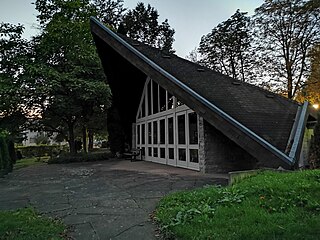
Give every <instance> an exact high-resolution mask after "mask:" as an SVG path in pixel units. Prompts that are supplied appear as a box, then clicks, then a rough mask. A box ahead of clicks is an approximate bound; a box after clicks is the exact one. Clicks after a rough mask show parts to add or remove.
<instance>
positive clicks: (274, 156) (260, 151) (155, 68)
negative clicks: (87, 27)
mask: <svg viewBox="0 0 320 240" xmlns="http://www.w3.org/2000/svg"><path fill="white" fill-rule="evenodd" d="M91 31H92V34H93V35H94V37H95V38H99V39H101V40H102V41H103V42H104V43H105V44H107V45H108V46H110V47H111V48H112V49H113V50H114V51H116V52H117V53H118V54H119V55H121V56H122V57H124V58H125V59H127V61H129V62H130V63H131V64H133V65H134V66H135V67H136V68H138V69H139V70H141V71H142V72H143V73H145V74H146V75H147V76H149V77H150V78H151V79H153V80H154V81H156V82H157V83H158V84H159V85H161V86H162V87H164V88H165V89H166V90H168V91H169V92H171V94H173V95H175V96H176V97H178V98H179V99H181V100H182V101H183V102H184V103H185V104H187V105H188V106H189V107H190V108H191V109H193V110H194V111H195V112H197V113H198V114H199V115H200V116H202V117H203V118H204V119H205V120H206V121H207V122H209V123H210V124H211V125H212V126H214V127H215V128H217V129H218V130H220V131H221V132H222V133H223V134H224V135H225V136H227V137H228V138H229V139H231V140H232V141H234V142H235V143H236V144H238V145H239V146H241V147H242V148H243V149H244V150H246V151H247V152H248V153H249V154H251V155H252V156H254V157H255V158H257V159H259V161H262V162H266V163H268V162H270V161H275V162H277V164H278V165H279V166H283V167H286V168H288V167H290V166H293V165H294V163H295V161H296V157H297V156H298V153H297V152H298V150H299V147H296V148H294V149H293V148H291V152H292V153H291V154H290V156H288V155H287V154H285V153H284V152H283V151H281V150H279V149H278V148H277V147H275V146H274V145H272V144H271V143H269V142H268V141H267V140H265V139H264V138H262V137H261V136H259V135H258V134H256V133H255V132H253V131H252V130H250V129H249V128H248V127H247V126H245V125H244V124H242V123H240V122H239V121H237V120H236V119H235V118H233V117H232V116H230V115H229V114H227V113H226V112H225V111H223V110H222V109H220V108H219V107H217V106H216V105H215V104H214V103H213V102H211V101H209V100H208V99H206V98H204V97H203V96H202V95H200V94H199V93H197V92H196V91H194V90H193V89H191V88H190V87H189V86H187V85H186V84H184V83H183V82H182V81H180V80H179V79H177V78H176V77H175V76H173V75H172V74H170V73H169V72H168V71H166V70H165V69H163V68H162V67H160V66H159V65H158V64H156V63H155V62H154V61H152V60H151V59H149V58H148V57H147V56H145V55H144V54H143V53H141V52H140V51H138V50H137V49H136V48H134V47H133V46H132V45H130V44H129V43H128V42H127V41H125V40H124V39H122V38H121V37H120V36H118V35H117V34H116V33H114V32H113V31H111V30H110V29H108V28H107V27H105V26H104V25H103V24H101V23H100V22H99V21H98V20H96V19H95V18H91ZM98 51H99V48H98ZM100 54H101V53H100ZM306 107H307V105H306V106H305V105H304V106H303V107H302V108H303V109H304V108H306ZM300 108H301V107H300ZM297 114H299V116H298V117H297V119H299V121H300V124H299V126H300V128H299V134H298V133H297V134H298V136H299V137H295V138H294V140H293V141H294V144H296V145H298V146H300V145H301V135H303V131H304V127H302V126H305V124H306V123H305V122H306V121H305V115H303V114H307V111H305V110H301V111H300V113H298V112H297ZM301 114H302V115H301ZM294 136H296V135H294Z"/></svg>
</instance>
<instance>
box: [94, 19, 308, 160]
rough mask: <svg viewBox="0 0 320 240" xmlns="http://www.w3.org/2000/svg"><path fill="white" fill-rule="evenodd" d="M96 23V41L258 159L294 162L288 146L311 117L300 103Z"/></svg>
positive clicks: (100, 49)
mask: <svg viewBox="0 0 320 240" xmlns="http://www.w3.org/2000/svg"><path fill="white" fill-rule="evenodd" d="M91 29H92V33H93V35H94V38H95V39H96V42H97V39H99V40H102V42H103V43H104V44H106V45H107V46H108V47H111V48H112V49H113V50H114V51H115V52H116V53H117V54H119V55H120V56H121V57H123V58H124V59H126V60H127V61H129V62H130V63H131V64H132V65H134V66H135V67H136V68H138V69H139V70H140V71H142V72H143V73H145V74H146V75H147V76H150V77H151V78H152V79H153V80H154V81H156V82H157V83H158V84H160V85H161V86H162V87H164V88H165V89H166V90H168V91H169V92H170V93H172V94H173V95H175V96H177V97H178V98H179V99H181V100H182V101H183V102H184V103H185V104H187V105H188V106H189V107H190V108H191V109H193V110H194V111H196V112H197V113H198V114H199V115H200V116H202V117H204V119H206V120H207V121H208V122H209V123H210V124H211V125H213V126H214V127H216V128H217V129H218V130H220V131H221V132H222V133H223V134H225V135H226V136H227V137H229V138H230V139H231V140H233V141H234V142H236V143H237V144H238V145H239V146H241V147H242V148H243V149H245V150H246V151H247V152H249V153H250V154H251V155H253V156H254V157H256V158H257V159H259V160H263V161H266V162H267V161H272V160H276V161H278V162H279V165H283V166H288V165H292V164H293V163H294V157H295V156H296V153H294V154H293V155H291V156H290V157H289V156H288V155H287V154H286V153H285V152H286V148H287V147H288V145H289V146H292V145H293V144H292V142H291V143H289V142H290V141H289V140H292V141H293V140H294V139H295V138H294V135H295V133H296V131H295V132H294V131H293V130H295V129H297V128H296V127H294V126H296V125H297V123H298V122H301V124H302V125H305V122H306V116H305V115H306V111H301V106H300V105H299V104H298V103H296V102H294V101H291V100H288V99H285V98H283V97H281V96H279V95H276V94H273V93H271V92H268V91H266V90H263V89H261V88H258V87H256V86H253V85H250V84H247V83H243V82H239V81H237V80H235V79H232V78H230V77H228V76H225V75H223V74H220V73H217V72H215V71H212V70H210V69H207V68H204V67H202V66H199V65H197V64H195V63H192V62H190V61H187V60H185V59H182V58H180V57H178V56H176V55H174V54H170V55H168V54H164V53H163V52H161V51H160V50H159V49H156V48H153V47H150V46H147V45H145V44H142V43H138V42H136V41H133V40H131V39H129V38H127V37H123V36H120V35H117V34H115V33H114V32H112V31H111V30H109V29H108V28H106V27H105V26H103V25H102V24H101V23H99V22H98V21H97V20H96V19H94V18H92V19H91ZM97 48H98V51H99V52H100V56H101V51H103V49H102V47H101V46H97ZM305 107H306V106H305ZM303 114H304V115H303ZM294 123H295V124H294ZM301 131H303V129H300V135H299V136H301ZM300 138H301V137H300ZM296 141H298V142H296V143H295V144H296V145H297V144H298V145H299V144H301V143H300V142H301V139H299V140H298V139H297V140H296Z"/></svg>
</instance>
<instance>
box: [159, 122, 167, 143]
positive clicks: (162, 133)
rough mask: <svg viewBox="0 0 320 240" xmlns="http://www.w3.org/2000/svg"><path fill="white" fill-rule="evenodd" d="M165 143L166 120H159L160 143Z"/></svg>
mask: <svg viewBox="0 0 320 240" xmlns="http://www.w3.org/2000/svg"><path fill="white" fill-rule="evenodd" d="M165 143H166V120H165V119H161V120H160V144H165Z"/></svg>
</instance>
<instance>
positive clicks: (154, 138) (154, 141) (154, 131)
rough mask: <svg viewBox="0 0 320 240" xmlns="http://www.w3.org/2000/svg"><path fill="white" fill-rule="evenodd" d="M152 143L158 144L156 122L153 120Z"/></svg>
mask: <svg viewBox="0 0 320 240" xmlns="http://www.w3.org/2000/svg"><path fill="white" fill-rule="evenodd" d="M153 144H158V122H157V121H154V122H153Z"/></svg>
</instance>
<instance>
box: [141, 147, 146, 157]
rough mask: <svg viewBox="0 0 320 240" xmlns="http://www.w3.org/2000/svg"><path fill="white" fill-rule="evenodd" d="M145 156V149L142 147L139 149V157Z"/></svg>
mask: <svg viewBox="0 0 320 240" xmlns="http://www.w3.org/2000/svg"><path fill="white" fill-rule="evenodd" d="M145 155H146V149H145V148H144V147H143V148H141V156H145Z"/></svg>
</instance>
